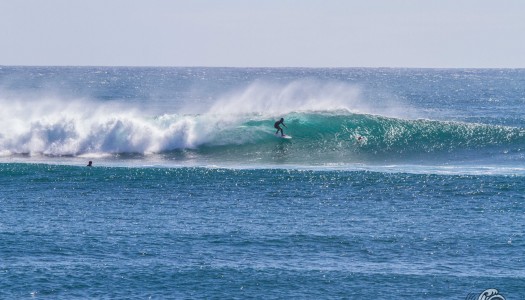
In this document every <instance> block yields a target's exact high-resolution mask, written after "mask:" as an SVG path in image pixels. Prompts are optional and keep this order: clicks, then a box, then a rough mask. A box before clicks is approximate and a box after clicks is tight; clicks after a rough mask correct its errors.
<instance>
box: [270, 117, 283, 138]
mask: <svg viewBox="0 0 525 300" xmlns="http://www.w3.org/2000/svg"><path fill="white" fill-rule="evenodd" d="M281 124H282V125H283V126H284V127H286V125H284V119H283V118H281V119H280V120H279V121H277V122H275V124H273V127H275V128H276V129H277V131H276V132H275V134H278V133H279V131H280V132H281V136H284V132H283V129H282V128H281V126H279V125H281Z"/></svg>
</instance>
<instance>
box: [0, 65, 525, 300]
mask: <svg viewBox="0 0 525 300" xmlns="http://www.w3.org/2000/svg"><path fill="white" fill-rule="evenodd" d="M524 105H525V70H524V69H388V68H385V69H374V68H346V69H309V68H306V69H302V68H134V67H8V66H0V298H2V299H27V298H37V299H92V298H96V299H98V298H103V299H468V300H474V299H478V296H479V295H480V294H481V293H482V292H484V291H486V290H487V289H496V290H497V292H495V290H491V291H489V293H492V294H491V295H492V297H493V298H492V299H499V300H501V298H502V297H503V298H505V299H525V259H524V258H525V236H524V232H525V196H524V195H525V115H524V113H525V110H524ZM280 118H284V123H285V125H286V127H283V129H284V132H285V134H287V135H290V136H292V139H282V138H279V137H276V136H275V135H274V133H275V129H274V128H273V124H274V122H275V121H277V120H278V119H280ZM88 161H92V163H93V167H87V166H86V165H87V163H88ZM495 293H497V294H495ZM496 296H499V298H494V297H496ZM480 299H481V298H480ZM484 299H489V298H488V297H486V298H484Z"/></svg>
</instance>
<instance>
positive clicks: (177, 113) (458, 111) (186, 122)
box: [0, 68, 525, 166]
mask: <svg viewBox="0 0 525 300" xmlns="http://www.w3.org/2000/svg"><path fill="white" fill-rule="evenodd" d="M24 70H25V71H27V69H22V71H21V70H18V69H16V70H15V71H16V72H19V73H20V72H21V73H23V72H24ZM28 70H30V71H34V70H33V69H32V68H29V69H28ZM38 70H39V72H33V73H31V74H32V75H28V74H25V75H24V74H22V75H21V74H18V75H17V76H14V75H12V74H11V73H9V72H12V73H16V72H15V71H13V70H11V71H8V72H7V73H8V75H9V76H7V77H5V76H4V78H3V87H2V86H0V89H1V90H3V92H2V94H1V96H0V106H1V107H2V110H0V155H1V156H2V157H4V158H6V157H7V158H9V157H21V156H22V157H49V158H53V157H81V158H87V157H104V158H107V159H115V158H116V159H121V158H125V157H134V158H139V159H151V158H154V159H155V160H157V162H160V163H161V164H163V163H166V162H172V163H193V164H197V165H208V164H219V165H221V164H234V165H245V166H259V165H262V166H267V165H283V164H292V165H299V166H319V165H345V164H381V165H389V164H397V163H403V164H452V165H455V164H462V163H470V164H481V165H490V164H507V165H513V164H516V163H518V164H522V163H521V162H522V161H523V149H524V148H525V136H524V135H525V130H524V129H523V128H522V126H521V124H523V123H524V122H523V121H522V120H521V119H520V118H521V117H520V116H519V115H517V114H515V109H514V108H515V107H516V103H514V102H513V103H512V105H506V106H505V105H503V104H500V102H501V101H502V100H501V99H499V100H498V99H497V97H496V96H498V95H499V96H500V97H503V96H509V95H510V94H509V95H508V93H507V92H508V91H509V87H507V86H505V85H504V84H506V83H507V82H509V81H508V80H506V79H505V78H503V79H505V80H503V79H501V81H502V82H501V83H498V84H499V85H501V86H502V91H505V93H507V94H505V93H499V94H496V92H493V93H494V94H496V96H494V95H493V94H487V96H486V97H487V100H486V101H485V102H482V101H481V100H478V101H479V102H481V103H480V104H476V102H475V101H473V100H471V99H467V98H465V99H464V100H463V102H461V101H460V100H461V99H459V100H457V99H452V100H450V98H451V97H453V96H454V95H456V94H454V93H455V92H453V91H452V90H454V91H456V92H457V91H460V90H458V89H457V87H458V86H456V81H457V80H464V81H465V80H466V81H465V82H468V83H469V84H471V85H474V86H475V84H478V85H479V86H483V85H486V83H484V82H481V83H477V82H478V81H479V78H480V77H482V76H481V75H483V76H488V75H487V74H489V75H490V74H492V73H490V72H488V73H487V72H485V73H487V74H485V73H483V72H482V73H481V75H480V74H478V73H475V74H474V75H475V77H472V78H471V77H468V76H470V73H469V72H466V71H465V72H464V73H462V76H467V77H468V78H467V79H461V77H458V76H457V74H448V73H446V72H444V73H443V72H441V73H440V72H439V71H427V73H428V74H427V73H425V72H420V71H417V72H416V71H412V72H415V73H414V74H412V73H409V74H408V75H406V74H405V75H403V74H404V73H402V72H401V71H399V70H394V71H395V72H394V73H392V74H388V73H387V74H386V75H385V72H386V71H385V70H376V71H375V73H374V72H372V71H370V70H350V71H348V70H347V71H345V72H347V74H346V73H345V74H343V75H344V76H354V77H356V78H359V80H360V81H357V82H352V83H349V82H348V80H347V79H341V78H339V79H337V80H334V79H333V78H329V79H327V78H326V77H330V76H335V75H334V74H339V73H338V72H342V71H341V70H334V71H330V70H272V69H263V70H228V69H226V70H223V69H146V70H141V69H129V68H126V69H118V68H117V69H114V70H113V69H112V70H108V69H81V68H80V69H75V68H73V69H66V70H63V69H53V68H49V69H45V68H44V69H38ZM0 71H1V70H0ZM46 72H48V73H46ZM163 72H164V73H163ZM206 72H212V73H213V74H212V75H213V76H209V75H206ZM279 72H280V73H279ZM308 72H309V73H308ZM4 73H5V71H4ZM42 73H44V75H42ZM343 73H344V72H343ZM376 73H377V74H376ZM137 74H138V75H140V76H138V75H137ZM159 74H161V75H162V76H161V75H159ZM305 74H306V75H305ZM370 74H372V75H374V76H377V78H375V79H374V78H368V77H367V76H371V75H370ZM421 74H423V75H424V76H427V77H428V78H424V80H422V79H421V78H420V77H421V76H423V75H421ZM497 74H500V73H497ZM520 74H521V73H519V74H518V75H520ZM0 75H1V72H0ZM131 75H134V76H131ZM218 75H220V76H222V77H220V76H219V77H218V78H220V79H216V78H215V77H214V76H218ZM401 75H403V76H406V77H404V78H402V79H403V80H399V79H398V78H397V77H399V76H401ZM437 75H440V76H441V77H437ZM444 75H447V76H449V77H450V78H452V79H454V81H452V80H450V81H443V82H441V83H439V86H440V87H441V88H442V89H448V90H445V92H441V93H442V94H437V92H434V94H437V95H438V96H432V95H433V94H432V93H430V92H429V91H430V90H431V89H430V88H429V87H426V86H424V84H426V83H427V82H428V81H429V80H430V79H432V80H437V79H436V78H438V79H439V80H442V79H440V78H442V77H443V76H444ZM500 75H501V74H500ZM511 75H512V74H511ZM75 76H76V77H75ZM148 76H153V77H152V78H149V77H148ZM155 76H156V77H155ZM191 76H193V77H191ZM207 76H208V77H207ZM384 76H386V77H384ZM491 76H492V75H491ZM509 76H510V75H509ZM512 76H514V75H512ZM520 76H521V75H520ZM18 77H20V78H22V79H24V80H22V79H20V78H18ZM42 77H45V78H47V77H49V78H52V80H51V79H42ZM212 77H213V78H212ZM361 77H363V78H364V79H363V78H361ZM489 77H490V76H489ZM5 78H9V79H10V81H12V82H14V83H16V84H14V83H12V82H11V83H10V84H6V79H5ZM13 78H14V79H13ZM17 78H18V79H17ZM71 78H72V79H71ZM128 78H131V79H128ZM188 78H190V79H191V78H193V79H191V80H189V79H188ZM385 78H386V79H385ZM458 78H459V79H458ZM473 78H474V79H475V80H474V79H473ZM490 79H491V80H494V79H493V77H490ZM25 80H26V81H27V82H29V83H28V84H25V85H24V84H21V83H20V82H26V81H25ZM68 80H69V81H68ZM126 80H128V81H126ZM170 80H171V81H170ZM188 80H189V81H188ZM198 80H204V81H205V82H204V83H202V82H200V81H199V82H197V81H198ZM345 80H346V81H345ZM385 80H386V81H385ZM405 80H408V81H409V84H407V85H406V86H403V85H402V82H404V81H405ZM410 80H412V81H410ZM476 80H478V81H476ZM384 81H385V82H386V83H387V84H390V85H391V86H392V87H394V88H395V89H399V91H398V93H401V92H403V93H405V94H406V95H412V94H414V95H416V96H417V97H416V96H414V98H413V99H411V98H410V97H408V96H407V97H397V96H395V93H394V91H392V89H390V90H389V92H388V93H385V92H384V90H381V89H380V88H379V86H381V84H384ZM420 81H422V82H423V83H424V84H423V83H421V82H420ZM42 82H43V83H42ZM57 82H60V84H63V85H65V87H64V86H60V87H59V88H56V86H57V85H58V84H57ZM62 82H66V83H65V84H64V83H62ZM465 82H463V83H465ZM490 82H492V81H490ZM490 82H489V83H490ZM88 83H89V84H91V85H93V87H92V88H91V90H90V89H88V88H85V87H84V84H88ZM463 83H462V84H463ZM50 86H55V88H50ZM81 86H82V87H83V88H82V89H79V87H81ZM412 86H416V87H418V88H417V89H414V88H413V87H412ZM479 86H478V87H479ZM196 87H197V88H196ZM475 87H476V86H475ZM133 88H134V89H135V90H136V91H137V92H135V93H133V92H130V90H133ZM476 88H477V87H476ZM77 90H80V92H78V91H77ZM86 90H87V91H88V93H86V92H85V91H86ZM476 91H477V90H476ZM474 92H475V91H474V90H473V91H472V93H474ZM418 93H419V94H418ZM462 93H464V94H465V95H466V94H467V93H465V92H464V91H462ZM472 93H470V94H468V95H471V94H472ZM93 95H95V96H93ZM444 95H445V96H447V97H449V98H446V97H444ZM479 95H480V97H481V96H483V95H482V94H479ZM459 96H461V95H459ZM459 96H458V97H459ZM510 96H512V95H510ZM425 97H428V99H427V98H425ZM443 99H444V100H443ZM494 99H496V100H494ZM440 101H441V102H440ZM458 101H459V104H458ZM461 103H463V104H468V105H469V107H471V108H472V110H471V112H470V111H469V112H470V113H468V114H465V113H464V110H463V108H462V107H461ZM487 103H489V104H490V103H495V104H494V107H495V108H494V109H493V111H492V112H487V110H490V106H488V105H487ZM496 109H500V111H499V112H498V111H497V110H496ZM451 112H452V113H451ZM280 117H284V118H285V124H286V125H287V127H286V128H284V129H285V133H287V134H289V135H291V136H292V137H293V139H291V140H283V139H280V138H277V137H275V136H274V132H275V131H274V128H273V123H274V121H275V120H277V119H279V118H280Z"/></svg>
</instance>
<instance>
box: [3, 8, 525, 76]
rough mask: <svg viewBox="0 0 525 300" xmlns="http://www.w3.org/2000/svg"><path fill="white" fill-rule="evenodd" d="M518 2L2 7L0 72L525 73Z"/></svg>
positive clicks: (523, 11) (523, 20)
mask: <svg viewBox="0 0 525 300" xmlns="http://www.w3.org/2000/svg"><path fill="white" fill-rule="evenodd" d="M524 16H525V1H523V0H359V1H357V0H46V1H43V0H0V28H2V30H0V65H27V66H40V65H49V66H204V67H408V68H525V17H524Z"/></svg>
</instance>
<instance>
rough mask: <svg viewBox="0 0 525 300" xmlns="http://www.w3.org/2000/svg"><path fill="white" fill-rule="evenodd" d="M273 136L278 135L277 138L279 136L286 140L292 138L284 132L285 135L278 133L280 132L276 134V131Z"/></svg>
mask: <svg viewBox="0 0 525 300" xmlns="http://www.w3.org/2000/svg"><path fill="white" fill-rule="evenodd" d="M275 136H276V137H278V138H281V139H287V140H289V139H291V138H292V137H291V136H289V135H286V134H285V135H280V134H278V133H276V134H275Z"/></svg>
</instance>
